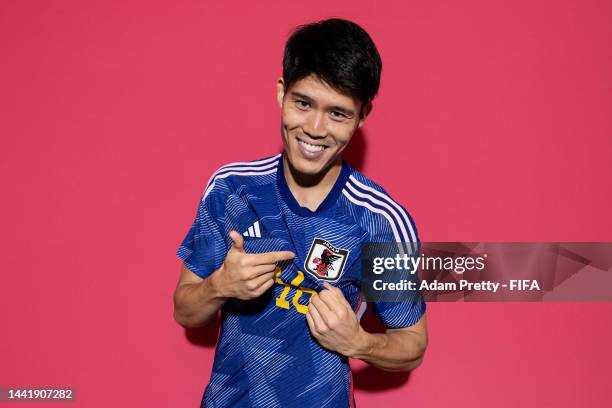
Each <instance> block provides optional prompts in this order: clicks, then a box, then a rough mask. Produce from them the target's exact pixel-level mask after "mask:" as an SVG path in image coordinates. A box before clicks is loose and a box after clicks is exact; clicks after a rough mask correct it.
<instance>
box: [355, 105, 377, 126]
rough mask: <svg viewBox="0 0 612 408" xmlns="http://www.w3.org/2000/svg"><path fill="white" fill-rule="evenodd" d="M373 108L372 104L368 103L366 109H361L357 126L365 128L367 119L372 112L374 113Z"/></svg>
mask: <svg viewBox="0 0 612 408" xmlns="http://www.w3.org/2000/svg"><path fill="white" fill-rule="evenodd" d="M373 107H374V106H373V105H372V102H368V103H367V105H364V107H363V108H362V109H361V117H360V118H359V124H358V125H357V127H358V128H360V127H362V126H363V124H364V123H365V120H366V117H367V116H368V115H369V114H370V112H372V108H373Z"/></svg>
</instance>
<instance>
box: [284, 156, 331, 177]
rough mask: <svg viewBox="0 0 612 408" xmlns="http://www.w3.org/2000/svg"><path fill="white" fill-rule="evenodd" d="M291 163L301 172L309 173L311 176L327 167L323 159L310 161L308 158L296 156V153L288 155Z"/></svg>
mask: <svg viewBox="0 0 612 408" xmlns="http://www.w3.org/2000/svg"><path fill="white" fill-rule="evenodd" d="M287 158H288V159H289V163H290V164H291V166H292V167H293V168H294V169H295V170H297V171H298V172H299V173H301V174H307V175H309V176H314V175H316V174H319V173H321V172H322V171H323V169H325V167H326V166H325V164H326V163H324V162H323V161H321V162H319V161H316V162H315V161H310V160H306V159H304V158H302V157H297V158H296V157H295V155H293V156H292V155H288V156H287Z"/></svg>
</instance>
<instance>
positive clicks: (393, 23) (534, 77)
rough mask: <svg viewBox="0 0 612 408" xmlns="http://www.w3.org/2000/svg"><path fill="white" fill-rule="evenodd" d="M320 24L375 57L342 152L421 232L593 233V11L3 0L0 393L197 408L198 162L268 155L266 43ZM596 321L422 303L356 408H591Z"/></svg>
mask: <svg viewBox="0 0 612 408" xmlns="http://www.w3.org/2000/svg"><path fill="white" fill-rule="evenodd" d="M330 16H338V17H344V18H348V19H352V20H354V21H356V22H358V23H359V24H361V25H362V26H363V27H364V28H365V29H366V30H368V31H369V32H370V34H371V36H372V37H373V39H374V40H375V42H376V43H377V45H378V47H379V50H380V52H381V55H382V58H383V62H384V68H383V78H382V84H381V90H380V94H379V97H378V98H377V99H376V100H375V106H374V111H373V113H372V115H371V117H370V118H369V119H368V122H367V124H366V126H365V128H364V131H363V134H362V135H361V136H359V139H357V140H356V141H355V144H356V146H354V148H353V151H352V153H351V155H350V157H351V158H352V159H353V160H355V161H358V162H361V163H356V164H357V165H359V164H360V168H361V170H362V171H363V172H364V173H365V174H366V175H368V176H370V177H371V178H373V179H374V180H376V181H378V182H379V183H380V184H382V185H383V186H384V187H385V188H386V189H387V190H388V191H389V192H390V193H391V194H392V195H393V196H394V197H395V198H396V199H397V200H398V201H400V202H401V203H402V204H404V205H405V206H406V207H407V208H408V210H409V211H410V212H411V214H412V215H413V217H414V219H415V220H416V222H417V225H418V227H419V230H420V233H421V238H422V239H423V240H430V241H432V240H433V241H444V240H451V241H470V240H473V241H479V240H481V241H484V240H490V241H495V240H498V241H549V240H550V241H612V215H611V214H610V198H611V196H612V188H611V185H612V183H611V182H610V174H611V170H612V169H611V167H612V166H611V164H610V159H611V157H612V142H611V140H610V136H611V134H612V126H611V121H610V119H609V116H610V112H611V111H612V97H611V95H612V93H611V90H612V76H611V75H610V72H612V48H611V47H610V39H611V38H612V25H611V24H610V19H611V17H612V3H610V2H609V1H605V0H601V1H592V0H589V1H578V0H574V1H552V0H551V1H542V0H538V1H534V0H520V1H513V2H492V1H490V0H481V1H472V0H468V1H461V2H449V1H438V0H435V1H427V2H415V1H409V2H406V1H394V2H379V3H375V2H373V1H371V2H365V1H358V2H355V1H333V2H332V1H328V0H326V1H308V2H290V3H288V2H282V1H276V2H255V1H249V2H242V3H239V4H236V3H233V2H204V1H151V0H148V1H116V0H113V1H108V0H107V1H86V2H83V1H67V0H64V1H46V2H41V1H31V0H30V1H25V0H20V1H9V0H3V1H1V2H0V52H1V53H2V57H1V60H0V74H1V75H0V92H1V94H2V96H1V97H0V115H1V118H0V137H1V139H0V140H1V142H0V143H1V144H0V157H1V160H0V165H1V171H0V178H1V182H2V184H1V185H2V189H3V192H2V200H1V201H0V206H1V207H0V225H2V234H1V240H2V241H1V243H0V251H1V264H0V268H1V270H2V282H1V285H0V310H1V312H0V313H1V323H2V327H1V328H0V332H1V339H0V387H2V386H67V385H72V386H74V387H76V389H77V400H78V403H77V404H73V405H71V406H83V407H108V406H131V407H141V406H159V407H169V406H172V407H190V406H191V407H193V406H197V404H198V403H199V401H200V397H201V393H202V391H203V388H204V386H205V384H206V382H207V380H208V377H209V374H210V367H211V361H212V357H213V352H214V349H213V348H212V347H213V345H214V333H213V335H212V336H211V335H210V331H211V330H209V333H208V334H207V333H206V331H197V330H196V331H189V332H187V333H186V332H185V330H183V329H182V328H181V327H180V326H178V325H177V324H176V323H175V322H174V321H173V319H172V292H173V290H174V286H175V284H176V280H177V278H178V271H179V261H178V259H177V258H176V257H175V251H176V249H177V246H178V244H179V243H180V241H181V240H182V239H183V237H184V236H185V234H186V233H187V230H188V228H189V226H190V224H191V222H192V221H193V217H194V215H195V210H196V206H197V202H198V199H199V196H200V194H201V192H202V190H203V187H204V184H205V183H206V181H207V180H208V177H209V176H210V174H211V172H212V171H213V170H214V169H216V168H217V167H218V166H220V165H222V164H224V163H227V162H231V161H238V160H250V159H255V158H259V157H263V156H266V155H271V154H274V153H276V152H277V151H278V149H279V148H280V146H281V144H280V134H279V108H278V106H277V104H276V101H275V95H274V82H275V80H276V78H277V76H278V75H280V73H281V57H282V50H283V45H284V42H285V40H286V38H287V36H288V34H289V32H290V30H291V29H292V28H293V27H294V26H295V25H297V24H300V23H305V22H308V21H311V20H314V19H320V18H325V17H330ZM408 179H410V182H408V181H407V180H408ZM611 312H612V304H610V303H580V304H573V303H564V304H561V303H534V304H525V303H524V304H518V303H512V304H494V303H486V304H474V303H472V304H461V303H455V304H433V303H430V304H429V309H428V319H429V330H430V336H431V337H430V346H429V350H428V352H427V356H426V360H425V362H424V364H423V365H422V366H421V367H420V368H419V369H418V370H416V371H415V372H413V373H412V374H411V375H409V376H405V375H404V376H402V375H399V376H398V375H385V374H377V373H372V372H371V370H368V369H367V368H365V367H363V365H362V364H358V363H356V364H354V366H355V368H356V369H357V371H358V373H357V374H356V379H357V388H356V396H357V403H358V406H359V407H360V408H366V407H382V406H403V405H404V404H405V405H406V406H426V407H448V406H454V407H456V406H470V407H479V406H496V407H516V406H534V407H536V406H555V407H576V406H580V407H607V406H611V405H612V393H610V389H609V381H610V374H609V366H610V364H611V363H612V350H611V348H610V344H611V343H612V330H611V329H610V316H611ZM213 332H214V330H213ZM287 392H294V390H287ZM60 405H61V404H55V405H53V406H60ZM19 406H27V404H20V405H19Z"/></svg>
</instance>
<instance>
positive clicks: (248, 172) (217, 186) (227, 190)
mask: <svg viewBox="0 0 612 408" xmlns="http://www.w3.org/2000/svg"><path fill="white" fill-rule="evenodd" d="M280 157H281V155H280V154H277V155H274V156H268V157H264V158H261V159H255V160H251V161H242V162H233V163H228V164H225V165H223V166H221V167H219V168H218V169H217V170H216V171H215V172H214V173H213V174H212V175H211V176H210V178H209V179H208V182H207V183H206V186H205V188H204V191H203V193H202V200H205V199H207V197H208V196H210V195H213V196H227V195H229V194H231V193H232V192H234V191H235V190H236V189H237V188H238V187H239V186H244V185H245V184H249V183H253V184H261V183H265V182H269V181H270V180H273V176H274V175H275V174H276V169H277V167H278V161H279V159H280ZM270 176H272V178H271V177H270Z"/></svg>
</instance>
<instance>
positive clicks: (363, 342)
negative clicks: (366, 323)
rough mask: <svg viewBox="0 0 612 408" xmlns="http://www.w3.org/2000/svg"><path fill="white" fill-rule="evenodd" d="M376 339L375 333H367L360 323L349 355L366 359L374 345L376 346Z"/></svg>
mask: <svg viewBox="0 0 612 408" xmlns="http://www.w3.org/2000/svg"><path fill="white" fill-rule="evenodd" d="M376 340H377V339H376V336H375V335H373V334H371V333H368V332H367V331H365V330H364V329H363V327H361V325H360V326H359V331H358V332H357V335H356V336H355V343H354V345H355V349H354V350H353V352H352V353H350V354H351V355H350V356H349V357H352V358H358V359H361V360H363V359H367V358H368V357H369V356H371V355H372V352H373V351H374V347H376Z"/></svg>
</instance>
